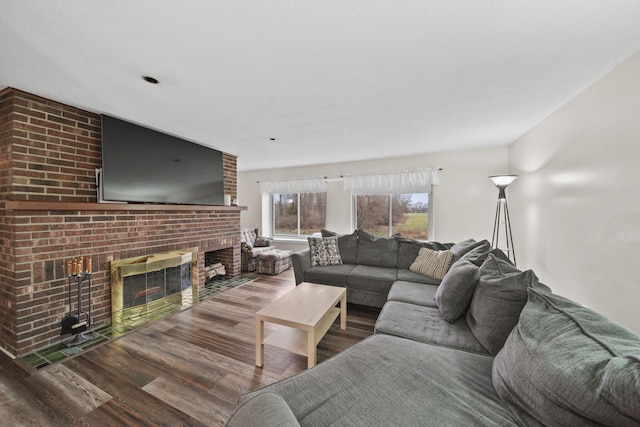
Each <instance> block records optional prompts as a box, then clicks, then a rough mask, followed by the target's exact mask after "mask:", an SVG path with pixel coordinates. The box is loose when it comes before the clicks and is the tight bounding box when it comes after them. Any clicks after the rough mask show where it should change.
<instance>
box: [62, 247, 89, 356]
mask: <svg viewBox="0 0 640 427" xmlns="http://www.w3.org/2000/svg"><path fill="white" fill-rule="evenodd" d="M67 277H68V279H69V313H68V314H67V315H66V316H65V317H64V318H63V319H62V321H61V322H60V326H61V327H62V331H61V332H60V335H65V334H73V335H75V336H74V337H73V339H71V340H70V341H69V342H67V344H66V346H67V347H73V346H76V345H79V344H82V343H84V342H87V341H89V340H91V339H93V334H90V333H84V332H85V331H87V330H88V329H89V327H90V326H91V258H89V257H80V258H75V259H72V260H71V259H70V260H67ZM85 281H86V282H87V286H88V294H89V304H88V305H89V311H88V312H84V311H82V283H83V282H85ZM73 284H76V287H77V290H78V307H77V311H75V312H74V311H73V310H72V301H71V287H72V285H73Z"/></svg>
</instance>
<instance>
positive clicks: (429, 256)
mask: <svg viewBox="0 0 640 427" xmlns="http://www.w3.org/2000/svg"><path fill="white" fill-rule="evenodd" d="M452 259H453V254H452V253H451V252H450V251H434V250H431V249H429V248H422V249H420V252H418V256H417V257H416V259H415V261H413V263H412V264H411V265H410V266H409V270H411V271H413V272H414V273H418V274H423V275H425V276H428V277H432V278H434V279H438V280H442V278H443V277H444V275H445V274H447V271H449V267H451V260H452Z"/></svg>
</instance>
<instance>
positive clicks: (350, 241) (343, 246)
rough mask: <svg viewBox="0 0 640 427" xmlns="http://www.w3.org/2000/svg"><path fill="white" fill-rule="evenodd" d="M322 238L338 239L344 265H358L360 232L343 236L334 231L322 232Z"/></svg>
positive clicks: (323, 230) (356, 231)
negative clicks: (335, 237) (334, 237)
mask: <svg viewBox="0 0 640 427" xmlns="http://www.w3.org/2000/svg"><path fill="white" fill-rule="evenodd" d="M320 232H321V233H322V237H332V236H337V237H338V250H339V251H340V257H341V258H342V262H343V263H344V264H356V262H357V259H358V230H355V231H354V232H353V233H351V234H345V235H343V236H341V235H339V234H338V233H335V232H333V231H329V230H325V229H322V230H320Z"/></svg>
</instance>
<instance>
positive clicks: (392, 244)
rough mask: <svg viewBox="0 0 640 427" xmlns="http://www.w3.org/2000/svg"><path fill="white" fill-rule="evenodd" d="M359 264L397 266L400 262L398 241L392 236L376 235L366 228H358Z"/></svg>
mask: <svg viewBox="0 0 640 427" xmlns="http://www.w3.org/2000/svg"><path fill="white" fill-rule="evenodd" d="M357 261H358V262H357V264H360V265H371V266H378V267H392V268H395V267H396V263H397V262H398V241H397V239H395V238H393V237H390V238H386V237H375V236H374V235H373V234H370V233H368V232H366V231H364V230H358V255H357Z"/></svg>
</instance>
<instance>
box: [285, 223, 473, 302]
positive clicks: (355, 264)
mask: <svg viewBox="0 0 640 427" xmlns="http://www.w3.org/2000/svg"><path fill="white" fill-rule="evenodd" d="M322 237H337V239H338V247H339V250H340V257H341V260H342V262H341V263H339V264H334V265H316V266H312V265H311V264H312V263H311V253H310V250H309V249H305V250H303V251H300V252H296V253H294V254H293V255H292V257H291V262H292V264H293V270H294V273H295V278H296V284H300V283H302V282H311V283H320V284H325V285H333V286H343V287H346V288H347V301H348V302H350V303H354V304H360V305H367V306H371V307H382V306H383V305H384V304H385V302H386V301H387V294H388V293H389V289H390V288H391V285H392V284H393V283H394V282H396V281H398V280H400V281H407V282H412V283H426V284H431V285H438V284H439V283H440V280H439V279H434V278H432V277H428V276H425V275H422V274H418V273H415V272H413V271H411V270H410V269H409V267H410V266H411V263H412V262H413V261H414V260H415V259H416V256H417V255H418V252H419V251H420V248H423V247H427V248H430V249H433V250H446V249H451V250H452V251H453V252H454V256H460V255H461V254H462V253H463V251H465V250H468V249H473V245H471V244H472V243H475V242H471V240H469V241H465V242H461V243H460V244H458V245H454V244H453V243H438V242H420V241H417V240H413V239H404V238H401V237H391V238H380V237H375V236H373V235H372V234H370V233H368V232H367V231H365V230H355V231H354V232H353V233H351V234H348V235H344V236H338V235H337V234H336V233H333V232H331V231H328V230H322ZM476 244H478V243H476Z"/></svg>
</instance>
